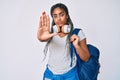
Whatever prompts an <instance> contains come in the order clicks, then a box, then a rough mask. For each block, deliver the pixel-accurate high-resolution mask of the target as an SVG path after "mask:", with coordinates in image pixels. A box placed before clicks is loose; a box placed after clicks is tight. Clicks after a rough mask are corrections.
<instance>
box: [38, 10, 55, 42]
mask: <svg viewBox="0 0 120 80" xmlns="http://www.w3.org/2000/svg"><path fill="white" fill-rule="evenodd" d="M55 35H57V33H50V18H49V16H48V15H46V13H45V12H44V13H43V14H42V16H41V17H40V22H39V27H38V32H37V37H38V39H39V40H41V41H46V40H49V39H50V38H51V37H53V36H55Z"/></svg>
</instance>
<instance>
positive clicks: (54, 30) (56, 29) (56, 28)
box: [53, 25, 60, 33]
mask: <svg viewBox="0 0 120 80" xmlns="http://www.w3.org/2000/svg"><path fill="white" fill-rule="evenodd" d="M53 32H57V33H58V32H60V29H59V27H57V26H56V25H54V26H53Z"/></svg>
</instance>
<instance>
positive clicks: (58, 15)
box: [37, 8, 90, 62]
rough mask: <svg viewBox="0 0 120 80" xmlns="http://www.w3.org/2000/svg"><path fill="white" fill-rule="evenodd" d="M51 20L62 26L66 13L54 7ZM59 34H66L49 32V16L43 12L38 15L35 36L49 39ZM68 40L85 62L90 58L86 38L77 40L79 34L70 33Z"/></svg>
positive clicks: (66, 16) (63, 34) (40, 38)
mask: <svg viewBox="0 0 120 80" xmlns="http://www.w3.org/2000/svg"><path fill="white" fill-rule="evenodd" d="M52 14H53V20H54V22H55V24H56V25H57V26H60V27H61V26H64V25H65V24H66V22H67V19H68V15H67V14H66V13H65V11H64V10H63V9H60V8H56V9H54V11H53V13H52ZM56 35H58V36H60V37H61V38H62V37H65V36H66V35H67V34H66V33H64V32H62V31H61V32H60V33H50V18H49V16H48V15H46V13H45V12H43V14H42V15H41V17H40V22H39V27H38V32H37V38H38V39H39V40H40V41H42V42H45V41H49V40H50V39H51V38H52V37H53V36H56ZM70 41H71V42H72V43H73V45H74V47H75V49H76V51H77V53H78V55H79V56H80V58H81V59H82V60H83V61H85V62H87V61H88V60H89V58H90V54H89V51H88V48H87V45H86V38H85V39H83V40H82V41H79V36H77V35H75V34H74V35H72V36H71V38H70Z"/></svg>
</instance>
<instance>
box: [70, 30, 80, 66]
mask: <svg viewBox="0 0 120 80" xmlns="http://www.w3.org/2000/svg"><path fill="white" fill-rule="evenodd" d="M80 30H81V29H79V28H75V29H74V30H73V32H72V35H73V34H76V35H78V33H79V31H80ZM74 52H75V54H76V50H75V48H74V45H73V44H72V43H71V45H70V56H71V64H70V66H72V61H73V53H74Z"/></svg>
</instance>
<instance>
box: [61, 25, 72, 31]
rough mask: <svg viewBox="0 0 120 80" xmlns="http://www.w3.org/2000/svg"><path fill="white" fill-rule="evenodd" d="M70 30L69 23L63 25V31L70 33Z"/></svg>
mask: <svg viewBox="0 0 120 80" xmlns="http://www.w3.org/2000/svg"><path fill="white" fill-rule="evenodd" d="M70 30H71V26H70V25H64V27H63V29H62V31H63V32H64V33H70Z"/></svg>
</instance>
